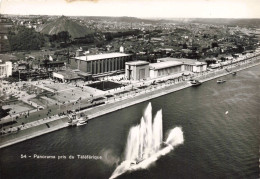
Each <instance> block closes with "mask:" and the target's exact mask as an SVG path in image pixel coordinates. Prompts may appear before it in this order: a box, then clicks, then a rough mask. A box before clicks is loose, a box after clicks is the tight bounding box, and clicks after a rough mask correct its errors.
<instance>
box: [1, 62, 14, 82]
mask: <svg viewBox="0 0 260 179" xmlns="http://www.w3.org/2000/svg"><path fill="white" fill-rule="evenodd" d="M11 75H12V62H5V63H3V64H0V78H4V77H9V76H11Z"/></svg>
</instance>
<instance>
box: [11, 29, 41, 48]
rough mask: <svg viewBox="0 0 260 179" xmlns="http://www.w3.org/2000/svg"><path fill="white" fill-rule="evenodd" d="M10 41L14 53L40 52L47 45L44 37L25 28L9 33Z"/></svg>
mask: <svg viewBox="0 0 260 179" xmlns="http://www.w3.org/2000/svg"><path fill="white" fill-rule="evenodd" d="M8 39H9V44H10V47H11V50H12V51H15V50H39V49H40V48H41V47H43V46H44V43H45V39H44V35H42V34H40V33H38V32H36V31H35V30H34V29H28V28H25V27H20V28H18V29H17V31H16V32H14V31H9V34H8Z"/></svg>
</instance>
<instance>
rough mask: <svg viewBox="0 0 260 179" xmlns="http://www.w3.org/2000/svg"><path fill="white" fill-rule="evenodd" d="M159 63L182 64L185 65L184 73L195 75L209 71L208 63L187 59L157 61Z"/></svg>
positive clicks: (161, 59) (162, 59)
mask: <svg viewBox="0 0 260 179" xmlns="http://www.w3.org/2000/svg"><path fill="white" fill-rule="evenodd" d="M157 61H158V62H169V61H175V62H181V63H182V64H183V67H182V70H183V71H190V72H193V73H201V72H204V71H206V70H207V63H206V62H199V61H197V60H193V59H187V58H160V59H157Z"/></svg>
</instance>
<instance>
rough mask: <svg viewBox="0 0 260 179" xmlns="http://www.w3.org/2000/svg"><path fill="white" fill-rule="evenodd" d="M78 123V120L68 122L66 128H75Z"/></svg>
mask: <svg viewBox="0 0 260 179" xmlns="http://www.w3.org/2000/svg"><path fill="white" fill-rule="evenodd" d="M77 123H78V119H73V120H70V121H69V122H68V123H67V124H68V126H76V125H77Z"/></svg>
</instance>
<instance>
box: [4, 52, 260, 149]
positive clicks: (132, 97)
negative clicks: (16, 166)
mask: <svg viewBox="0 0 260 179" xmlns="http://www.w3.org/2000/svg"><path fill="white" fill-rule="evenodd" d="M256 65H260V57H259V56H258V57H255V59H252V60H249V61H247V62H245V63H241V64H237V65H229V66H226V67H223V69H217V70H214V71H212V72H207V73H204V74H200V75H197V76H195V77H194V78H193V79H197V80H200V81H201V82H206V81H209V80H212V79H215V78H219V77H221V76H225V75H228V74H230V71H240V70H244V69H247V68H250V67H253V66H256ZM190 86H191V84H190V82H189V81H188V80H185V81H181V82H178V83H172V82H168V83H167V82H166V83H162V84H160V85H158V86H157V87H154V88H152V87H151V88H148V89H146V90H141V91H140V92H138V93H136V92H132V93H130V94H126V95H122V96H120V98H117V99H115V100H110V101H107V102H106V103H105V104H103V105H100V106H97V107H93V108H90V109H85V110H81V111H79V112H78V113H77V114H79V113H85V114H86V115H87V116H88V120H91V119H94V118H96V117H99V116H101V115H105V114H108V113H111V112H114V111H117V110H120V109H123V108H126V107H129V106H131V105H135V104H138V103H141V102H144V101H147V100H150V99H153V98H157V97H160V96H163V95H166V94H169V93H172V92H175V91H178V90H181V89H184V88H187V87H190ZM67 122H68V118H67V117H66V116H54V117H53V118H49V119H45V120H42V119H40V120H37V121H32V122H31V123H29V124H26V125H28V128H26V127H25V128H22V130H19V131H18V130H16V131H14V133H11V134H7V135H3V136H1V140H0V148H3V147H7V146H10V145H13V144H15V143H19V142H22V141H25V140H28V139H31V138H34V137H37V136H40V135H43V134H46V133H50V132H53V131H56V130H59V129H62V128H65V127H68V124H67ZM23 127H24V126H23Z"/></svg>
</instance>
